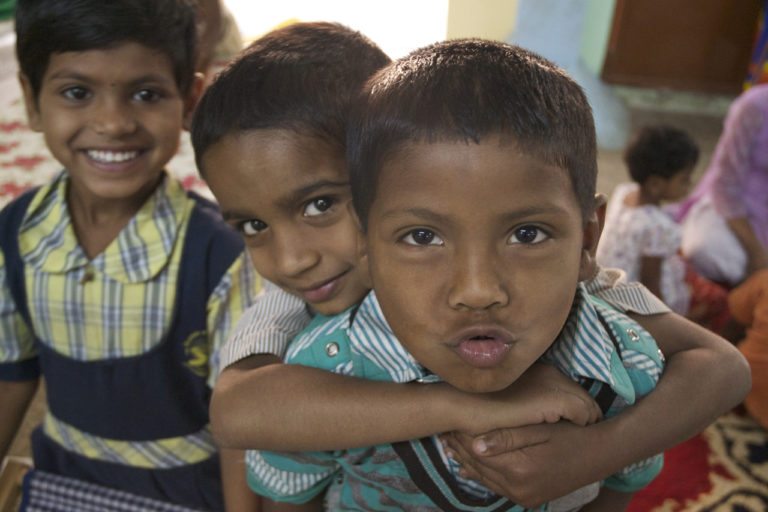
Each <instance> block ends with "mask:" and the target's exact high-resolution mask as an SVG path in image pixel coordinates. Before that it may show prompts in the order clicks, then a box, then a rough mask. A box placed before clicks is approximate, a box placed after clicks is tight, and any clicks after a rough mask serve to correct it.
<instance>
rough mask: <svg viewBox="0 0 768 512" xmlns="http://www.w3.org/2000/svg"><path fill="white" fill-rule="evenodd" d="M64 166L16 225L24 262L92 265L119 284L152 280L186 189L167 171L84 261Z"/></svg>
mask: <svg viewBox="0 0 768 512" xmlns="http://www.w3.org/2000/svg"><path fill="white" fill-rule="evenodd" d="M68 180H69V175H68V173H67V171H66V170H63V171H61V172H60V173H59V174H57V175H56V176H55V177H54V178H53V180H51V181H50V182H49V183H48V184H47V185H45V186H44V187H42V188H41V189H40V190H39V191H38V193H37V194H36V195H35V198H34V199H33V201H32V203H31V204H30V206H29V209H28V210H27V213H26V215H25V217H24V221H23V222H22V225H21V228H20V230H19V233H20V234H19V248H20V250H21V254H22V258H23V259H24V261H25V262H26V263H27V264H28V265H30V266H32V267H34V268H36V269H38V270H39V271H42V272H49V273H66V272H70V271H72V270H74V269H77V268H81V267H85V266H91V267H93V268H94V269H95V270H96V271H98V272H100V273H103V274H105V275H108V276H109V277H110V278H112V279H114V280H116V281H120V282H124V283H138V282H144V281H147V280H149V279H152V278H153V277H154V276H155V275H157V274H158V272H160V271H161V270H162V269H163V267H165V265H166V264H167V263H168V260H169V258H170V255H171V253H172V252H173V247H174V244H175V243H177V238H178V235H179V231H180V226H181V223H182V221H183V220H184V218H185V217H186V216H187V215H188V212H189V208H188V207H187V205H188V198H187V195H186V192H185V191H184V189H183V188H182V187H181V185H180V184H179V183H178V182H177V181H176V180H173V179H171V178H169V177H168V176H167V174H166V175H164V177H163V180H162V181H161V182H160V184H159V185H158V187H157V188H156V189H155V191H154V192H153V193H152V195H151V196H150V197H149V198H148V199H147V201H146V202H145V203H144V204H143V205H142V206H141V208H140V209H139V211H138V212H137V213H136V215H135V216H134V217H133V219H131V221H130V222H129V223H128V225H127V226H126V227H125V228H123V230H122V231H121V232H120V234H119V235H118V236H117V238H116V239H115V240H113V241H112V242H111V243H110V244H109V246H108V247H107V248H106V249H105V250H104V251H103V252H102V253H101V254H99V255H98V256H96V257H95V258H94V259H93V260H91V261H89V260H88V257H87V256H86V254H85V252H84V251H83V249H82V247H81V246H80V244H79V243H78V241H77V237H76V236H75V231H74V227H73V226H72V219H71V217H70V215H69V210H68V208H67V201H66V187H67V181H68Z"/></svg>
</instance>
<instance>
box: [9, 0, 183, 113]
mask: <svg viewBox="0 0 768 512" xmlns="http://www.w3.org/2000/svg"><path fill="white" fill-rule="evenodd" d="M124 42H136V43H140V44H142V45H144V46H146V47H148V48H151V49H153V50H157V51H160V52H162V53H164V54H166V55H168V57H169V58H170V59H171V62H172V65H173V75H174V77H175V78H176V84H177V85H178V87H179V91H181V93H182V94H187V92H189V87H190V85H191V84H192V81H193V79H194V72H195V43H196V28H195V3H194V1H193V0H162V1H158V0H17V2H16V57H17V58H18V61H19V67H20V68H21V72H22V73H24V75H26V77H27V79H28V80H29V83H30V86H31V88H32V92H33V93H34V95H35V98H37V97H38V95H39V93H40V87H41V83H42V80H43V75H44V74H45V71H46V69H47V68H48V62H49V60H50V57H51V54H54V53H63V52H80V51H87V50H99V49H108V48H113V47H115V46H117V45H119V44H121V43H124ZM119 64H120V63H115V65H119Z"/></svg>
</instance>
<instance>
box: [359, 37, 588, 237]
mask: <svg viewBox="0 0 768 512" xmlns="http://www.w3.org/2000/svg"><path fill="white" fill-rule="evenodd" d="M494 134H498V135H501V136H502V137H504V138H505V139H508V140H509V142H510V143H511V144H515V145H516V146H517V147H519V148H520V149H521V150H522V151H524V152H526V153H527V154H529V155H531V156H534V157H536V158H540V159H542V160H543V161H545V162H547V163H548V164H553V165H557V166H558V167H561V168H563V169H565V170H566V171H567V172H568V173H569V175H570V178H571V181H572V182H573V187H574V191H575V193H576V197H577V198H578V200H579V204H580V206H581V209H582V212H583V214H584V215H585V218H586V215H587V214H588V213H590V212H591V209H592V208H593V207H594V195H595V182H596V175H597V144H596V138H595V128H594V121H593V119H592V111H591V109H590V107H589V103H588V102H587V99H586V96H585V95H584V92H583V91H582V90H581V88H580V87H579V85H578V84H576V82H574V81H573V80H572V79H571V78H570V77H568V75H567V74H566V73H565V72H564V71H562V70H561V69H559V68H558V67H557V66H555V65H554V64H553V63H551V62H549V61H548V60H546V59H544V58H542V57H540V56H538V55H536V54H534V53H532V52H529V51H527V50H524V49H522V48H519V47H516V46H511V45H508V44H504V43H499V42H493V41H484V40H479V39H465V40H454V41H445V42H442V43H436V44H433V45H430V46H427V47H424V48H421V49H419V50H416V51H414V52H412V53H411V54H410V55H408V56H406V57H403V58H402V59H399V60H397V61H396V62H394V63H392V64H391V65H390V66H387V67H386V68H385V69H383V70H381V71H380V72H378V73H377V74H376V75H375V76H374V77H373V78H372V79H371V80H370V81H369V82H368V85H367V86H366V88H365V90H364V93H363V94H362V95H361V97H360V102H359V105H358V108H357V114H356V115H355V119H354V120H353V122H352V123H351V128H350V133H349V135H348V141H347V144H348V145H347V155H348V165H349V170H350V179H351V183H352V194H353V198H354V204H355V209H356V210H357V214H358V216H359V217H360V221H361V224H362V226H363V228H364V229H365V227H366V225H367V220H368V210H369V208H370V205H371V203H372V201H373V199H374V197H375V194H376V185H377V181H378V176H379V172H380V171H381V167H382V165H383V163H384V162H385V161H386V159H387V158H388V157H389V155H391V154H392V153H393V152H395V151H397V150H398V149H400V148H401V147H402V146H404V145H406V144H408V143H412V142H418V141H423V142H434V141H445V140H448V141H451V140H456V141H462V142H465V143H468V144H469V143H473V142H474V143H477V142H479V141H480V140H481V139H482V138H483V137H486V136H488V135H494Z"/></svg>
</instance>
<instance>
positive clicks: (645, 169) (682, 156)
mask: <svg viewBox="0 0 768 512" xmlns="http://www.w3.org/2000/svg"><path fill="white" fill-rule="evenodd" d="M698 161H699V147H698V145H697V144H696V142H694V140H693V139H692V138H691V137H690V136H689V135H688V134H687V133H686V132H684V131H683V130H679V129H677V128H674V127H672V126H667V125H657V126H645V127H643V128H642V129H641V130H640V132H639V133H638V134H637V135H636V136H635V138H634V139H633V141H632V142H631V143H630V144H629V146H627V148H626V150H625V151H624V162H625V163H626V164H627V168H628V169H629V175H630V176H631V177H632V179H633V180H634V181H636V182H637V183H640V184H641V185H642V184H643V183H645V181H646V180H647V179H648V178H649V177H650V176H660V177H662V178H664V179H668V178H671V177H672V176H674V175H675V174H677V173H678V172H680V171H682V170H685V169H688V168H690V167H693V166H695V165H696V162H698Z"/></svg>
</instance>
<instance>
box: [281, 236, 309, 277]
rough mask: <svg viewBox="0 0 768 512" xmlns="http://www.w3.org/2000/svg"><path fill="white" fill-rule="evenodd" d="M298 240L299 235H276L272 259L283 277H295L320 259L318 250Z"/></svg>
mask: <svg viewBox="0 0 768 512" xmlns="http://www.w3.org/2000/svg"><path fill="white" fill-rule="evenodd" d="M300 240H301V238H300V237H295V236H291V235H289V236H282V237H280V236H278V237H277V240H276V243H275V245H274V248H275V251H274V253H273V258H274V260H273V261H275V262H276V264H277V268H278V270H279V271H280V273H281V274H282V275H283V276H285V277H297V276H299V275H301V273H302V272H305V271H306V270H309V269H310V268H312V267H314V266H315V265H316V264H317V263H318V262H319V261H320V258H319V252H318V251H316V250H314V249H313V248H312V247H311V245H309V244H306V243H302V242H301V241H300Z"/></svg>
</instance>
